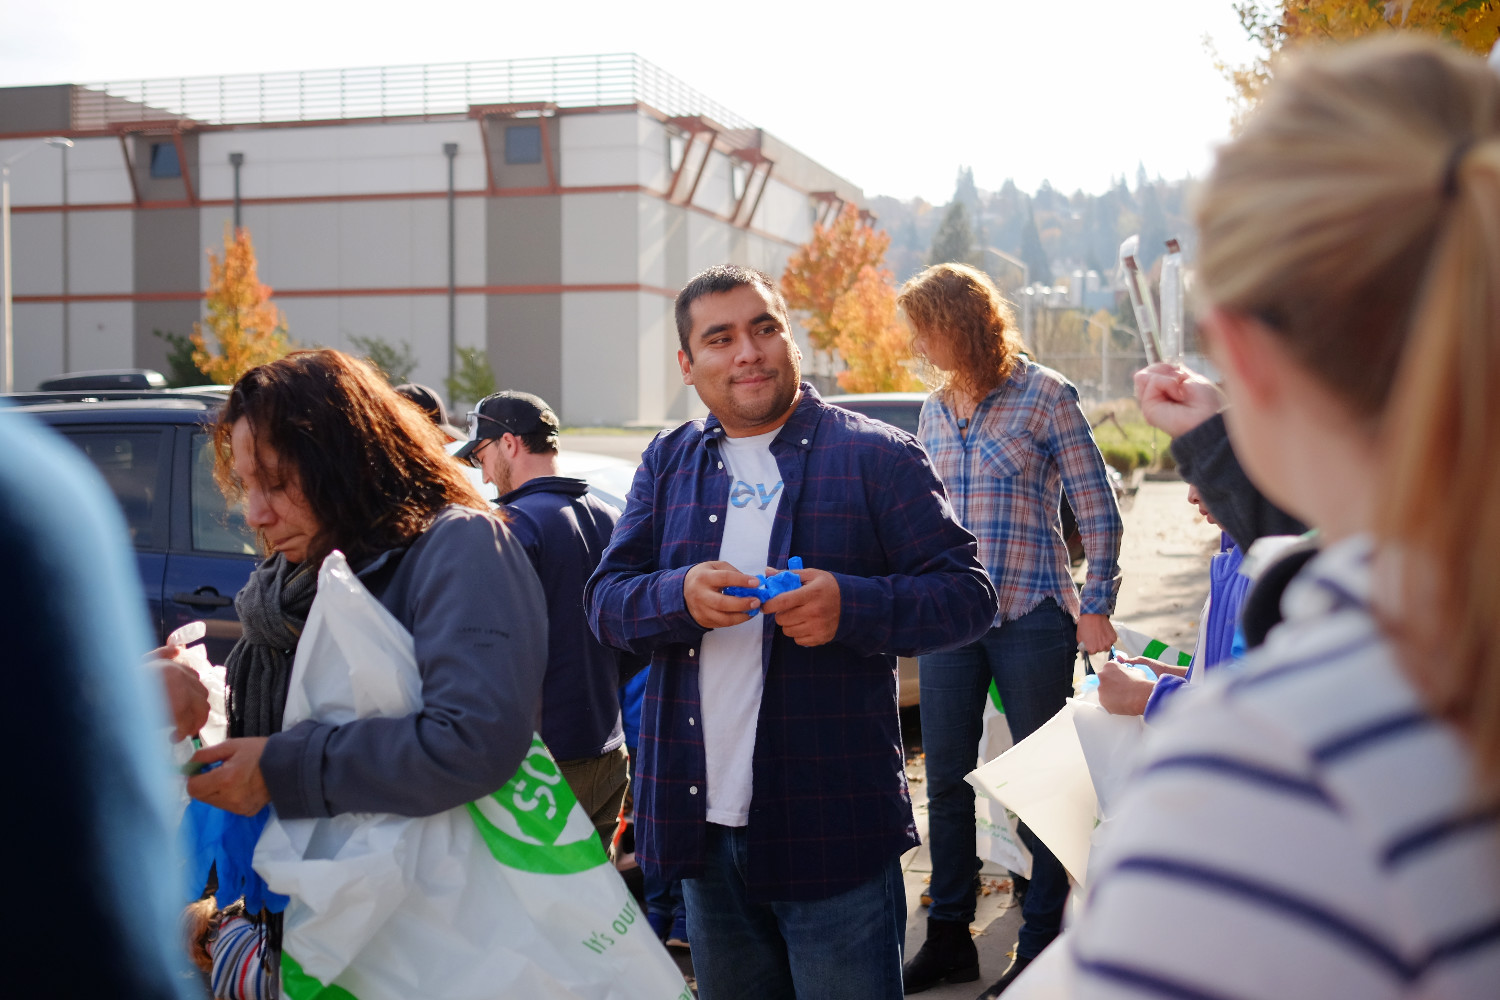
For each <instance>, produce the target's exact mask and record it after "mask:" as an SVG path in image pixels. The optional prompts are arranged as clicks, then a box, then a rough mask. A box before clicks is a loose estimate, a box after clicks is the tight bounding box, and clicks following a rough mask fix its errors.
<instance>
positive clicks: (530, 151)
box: [505, 125, 542, 163]
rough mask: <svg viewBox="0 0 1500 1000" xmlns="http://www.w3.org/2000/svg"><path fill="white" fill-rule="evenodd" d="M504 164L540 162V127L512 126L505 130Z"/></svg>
mask: <svg viewBox="0 0 1500 1000" xmlns="http://www.w3.org/2000/svg"><path fill="white" fill-rule="evenodd" d="M505 162H506V163H541V162H542V127H541V126H540V125H512V126H510V127H509V128H507V129H506V130H505Z"/></svg>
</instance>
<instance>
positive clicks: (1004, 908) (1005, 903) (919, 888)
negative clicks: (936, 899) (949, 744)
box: [901, 754, 1021, 1000]
mask: <svg viewBox="0 0 1500 1000" xmlns="http://www.w3.org/2000/svg"><path fill="white" fill-rule="evenodd" d="M906 777H907V781H908V782H910V784H911V805H912V812H913V813H914V814H915V815H916V820H917V832H918V833H919V834H921V836H922V841H923V843H922V845H921V846H920V847H917V848H915V849H914V850H911V851H908V852H907V853H906V855H905V856H904V857H902V859H901V870H902V871H903V872H905V874H906V954H905V957H906V958H911V956H913V955H915V954H916V953H917V949H918V948H920V947H922V942H923V941H924V940H926V938H927V907H925V906H923V905H922V893H924V892H926V891H927V883H928V882H929V881H930V880H931V877H932V859H931V857H930V855H929V854H928V853H927V843H926V841H927V782H926V767H925V765H924V763H923V760H922V758H921V755H920V754H918V755H914V756H912V757H911V758H909V759H908V760H907V762H906ZM979 877H980V881H981V884H982V886H983V889H981V895H980V897H979V902H978V905H977V907H976V910H975V915H974V922H973V923H972V924H970V925H969V933H970V934H972V935H974V944H975V945H976V946H977V947H978V948H979V979H977V980H976V981H974V982H972V983H958V984H953V983H941V984H939V985H937V986H934V987H933V988H932V989H930V990H927V991H926V992H924V993H922V994H920V995H921V996H923V997H931V998H932V1000H974V998H975V997H977V996H979V994H980V993H981V992H983V991H984V990H985V988H987V987H988V986H989V985H990V984H991V983H993V982H994V981H995V980H997V979H999V978H1000V974H1001V973H1002V972H1004V971H1005V968H1006V966H1008V965H1010V952H1011V950H1012V949H1013V948H1014V947H1015V946H1016V934H1017V933H1018V932H1019V931H1020V929H1021V908H1020V907H1019V906H1017V905H1015V899H1014V897H1013V896H1012V895H1011V891H1010V890H1011V882H1010V877H1009V875H1008V874H1007V872H1006V871H1005V870H1004V869H1003V868H1001V867H1000V866H999V865H996V864H994V863H986V864H985V866H984V868H983V869H981V870H980V873H979ZM986 891H987V893H988V894H985V892H986Z"/></svg>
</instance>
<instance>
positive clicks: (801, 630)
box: [762, 568, 841, 646]
mask: <svg viewBox="0 0 1500 1000" xmlns="http://www.w3.org/2000/svg"><path fill="white" fill-rule="evenodd" d="M767 572H774V570H771V569H769V568H768V569H767ZM792 572H794V573H796V574H797V578H798V579H800V580H801V581H802V586H800V587H798V588H797V589H796V590H788V591H787V592H786V593H785V594H778V595H777V596H775V597H773V598H771V599H770V600H769V601H767V602H766V606H765V607H764V608H763V609H762V610H763V611H764V612H765V613H766V614H768V615H775V616H776V624H777V625H780V626H781V631H783V632H785V633H786V635H787V638H789V639H791V640H792V641H794V642H796V644H797V645H799V646H821V645H823V644H824V643H828V642H832V641H833V637H834V636H835V635H837V634H838V631H839V612H840V609H841V606H840V604H839V582H838V580H837V579H836V578H835V577H834V575H833V574H832V573H830V572H828V571H827V570H823V569H798V570H792Z"/></svg>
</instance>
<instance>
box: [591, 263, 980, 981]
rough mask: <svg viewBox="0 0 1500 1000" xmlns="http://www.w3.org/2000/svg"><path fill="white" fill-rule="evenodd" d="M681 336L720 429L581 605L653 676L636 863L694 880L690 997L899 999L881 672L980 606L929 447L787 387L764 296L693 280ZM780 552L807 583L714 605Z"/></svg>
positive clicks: (900, 792)
mask: <svg viewBox="0 0 1500 1000" xmlns="http://www.w3.org/2000/svg"><path fill="white" fill-rule="evenodd" d="M677 327H678V336H679V340H680V342H681V347H682V349H681V350H680V351H679V352H678V361H679V363H680V365H681V368H682V373H683V381H684V382H685V383H686V384H688V385H692V386H694V387H695V388H696V390H697V392H698V394H699V397H700V398H701V399H702V400H703V402H704V404H705V405H706V406H707V407H708V409H709V411H710V413H711V416H709V417H708V419H706V420H693V421H689V422H688V423H686V424H684V425H682V426H681V427H679V428H677V429H676V430H674V431H670V432H664V433H663V434H661V435H659V436H658V437H657V439H656V440H655V441H653V442H652V444H651V446H650V447H649V448H648V449H647V450H646V453H645V455H644V456H643V457H642V464H641V468H640V469H639V470H638V471H637V473H636V478H635V483H634V485H633V486H632V487H631V491H630V499H629V504H628V506H627V508H626V511H625V514H624V516H622V517H621V519H620V522H619V525H618V526H617V528H616V529H615V534H614V537H613V540H612V541H611V543H610V546H609V548H608V549H607V550H606V551H605V553H604V557H603V560H602V561H601V563H600V565H599V568H598V570H597V571H596V572H595V574H594V576H593V578H592V579H590V581H589V584H588V587H587V588H586V590H585V602H586V604H587V605H588V613H589V621H590V625H591V626H592V628H593V629H594V631H595V633H596V634H597V635H598V637H599V639H600V640H601V641H603V642H604V643H605V644H607V645H613V646H615V647H617V648H620V649H623V650H628V651H631V652H636V653H642V654H649V655H650V656H651V657H652V667H653V669H652V671H651V676H650V680H649V682H648V688H647V694H646V701H645V705H644V708H643V711H642V718H641V730H642V732H641V751H640V754H641V755H640V760H639V761H638V764H637V775H638V780H639V789H638V792H637V797H636V805H637V815H638V818H639V833H638V837H637V842H636V844H637V857H638V858H639V860H640V861H641V863H642V865H643V866H644V867H645V868H646V869H647V871H648V872H652V873H653V874H656V875H659V876H660V877H662V878H663V879H671V878H683V879H684V880H685V881H684V895H685V896H686V899H687V904H688V935H689V939H690V940H691V941H692V942H693V965H694V971H695V972H696V974H697V976H698V987H699V991H700V996H701V997H702V998H703V1000H725V998H735V997H744V998H747V1000H748V998H755V1000H767V998H776V997H788V998H790V997H794V996H803V997H806V996H817V997H820V998H838V997H844V996H848V997H859V998H861V1000H864V998H879V997H889V998H892V1000H895V998H899V997H900V996H901V995H902V990H901V946H902V942H903V940H904V937H905V924H906V905H905V893H904V890H903V887H902V878H901V871H900V866H899V859H900V856H901V854H902V853H903V852H904V851H906V850H907V849H908V848H910V847H912V846H914V845H915V844H916V843H917V834H916V827H915V824H914V822H913V819H912V811H911V800H910V797H909V795H908V792H907V786H906V775H905V770H904V766H903V764H904V762H903V757H902V749H901V732H900V720H899V716H898V713H897V698H896V675H895V654H902V655H916V654H920V653H924V652H928V651H932V650H936V649H941V648H948V647H952V646H957V645H961V644H964V643H967V642H970V641H972V640H973V639H975V638H977V637H978V636H980V635H982V634H984V632H985V631H986V630H987V629H988V628H989V626H990V624H991V623H992V621H993V620H994V616H995V611H996V596H995V590H994V587H993V585H992V584H991V583H990V580H989V577H988V576H987V575H986V574H985V572H984V569H983V568H982V567H981V566H980V564H979V562H978V559H977V547H976V543H975V541H974V538H973V536H972V535H970V534H969V532H968V531H966V530H965V529H964V528H963V527H962V526H961V525H959V524H958V522H957V521H956V520H955V519H954V516H953V511H952V508H951V507H950V505H949V503H948V499H947V495H946V493H945V492H944V489H943V486H942V483H941V482H940V481H939V480H938V478H937V476H936V475H935V474H934V473H933V471H932V468H931V466H930V463H929V462H928V460H927V456H926V455H925V453H924V452H923V451H922V449H921V446H920V445H918V444H917V443H916V441H915V440H914V439H913V438H911V437H910V436H908V435H906V434H904V433H902V432H900V431H897V430H895V429H894V428H891V427H888V426H887V425H884V424H881V423H879V422H876V421H871V420H869V419H867V418H865V417H862V416H860V415H858V414H854V413H850V412H848V411H845V410H842V409H839V408H837V407H832V406H829V405H827V404H825V403H824V402H823V401H822V400H821V399H820V398H819V397H818V394H817V392H816V391H815V390H814V389H813V388H812V386H810V385H807V384H806V383H803V382H801V379H800V375H801V372H800V360H801V353H800V351H799V350H798V348H797V346H796V344H795V343H794V342H793V340H792V336H791V332H790V330H789V327H788V322H787V310H786V304H785V302H784V301H783V300H782V297H781V295H780V294H779V292H777V290H776V289H775V286H774V285H773V284H772V283H771V281H770V279H769V278H768V277H766V276H765V275H764V274H761V273H760V272H758V271H752V270H749V269H745V268H739V267H734V266H729V265H725V266H720V267H714V268H710V269H709V270H707V271H705V272H703V273H702V274H700V275H699V276H697V277H696V278H694V279H693V280H692V281H691V282H690V283H689V284H688V285H687V286H686V287H685V288H684V289H683V290H682V292H681V293H680V294H679V295H678V297H677ZM790 556H800V557H801V558H802V560H803V563H804V565H805V566H806V567H807V568H806V569H803V570H800V571H798V576H799V577H800V578H801V586H800V588H798V589H796V590H792V591H789V592H787V593H783V594H780V595H778V596H776V597H774V598H772V599H771V600H768V601H767V602H766V603H765V606H764V608H761V607H760V601H759V600H757V599H756V598H747V597H731V596H729V595H726V594H724V593H723V590H724V588H725V587H729V586H744V587H755V586H757V585H758V582H759V581H757V580H756V579H755V578H754V577H752V576H749V575H748V574H749V573H750V572H754V571H758V570H760V569H761V568H762V567H766V566H771V567H775V568H777V569H781V568H784V567H785V566H786V565H787V559H788V558H789V557H790ZM759 610H763V611H764V614H757V611H759ZM700 668H701V669H700Z"/></svg>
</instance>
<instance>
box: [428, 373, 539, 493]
mask: <svg viewBox="0 0 1500 1000" xmlns="http://www.w3.org/2000/svg"><path fill="white" fill-rule="evenodd" d="M557 426H558V425H557V414H555V413H553V412H552V408H551V407H550V406H548V405H547V403H546V401H545V400H543V399H542V398H541V397H540V396H533V395H532V394H531V393H529V392H517V391H515V390H513V389H507V390H505V391H504V392H497V393H494V394H492V395H489V396H486V397H484V398H483V399H481V400H480V401H479V403H478V405H477V406H475V407H474V409H472V410H470V411H469V440H468V441H466V442H465V443H464V446H463V447H462V448H460V449H458V451H456V452H454V453H453V457H454V458H456V459H458V460H459V461H460V462H468V463H469V464H470V465H472V466H474V468H476V469H483V468H484V458H483V454H484V452H485V450H486V448H487V447H488V446H489V445H490V444H491V443H492V442H495V441H499V440H500V439H501V438H503V437H505V435H507V434H513V435H515V436H516V437H517V438H526V439H528V440H527V441H526V442H525V443H526V444H527V446H528V447H527V448H526V450H527V451H542V450H545V451H552V452H555V451H557ZM533 445H534V446H537V447H532V446H533ZM548 445H550V447H547V446H548ZM506 464H507V465H508V463H506ZM500 471H505V472H507V475H506V477H505V480H504V481H503V482H502V481H497V482H496V483H495V488H496V489H497V490H499V491H500V492H501V493H502V494H504V493H506V492H509V490H510V485H509V482H510V477H509V475H508V470H505V469H502V470H500Z"/></svg>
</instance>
